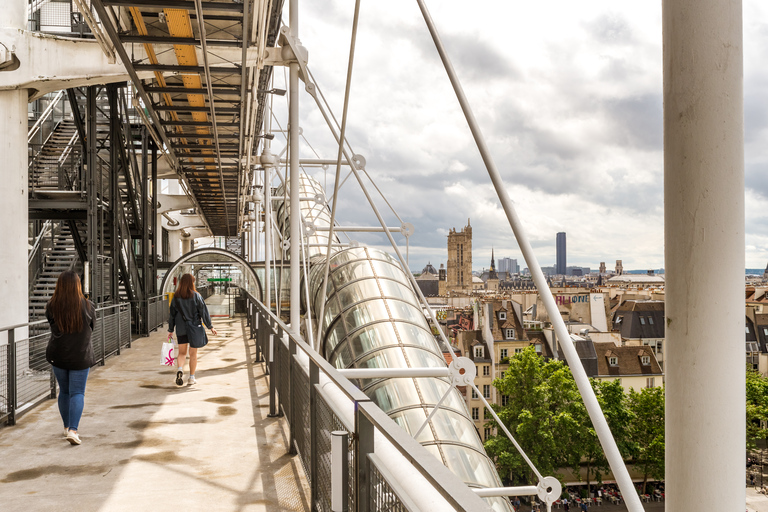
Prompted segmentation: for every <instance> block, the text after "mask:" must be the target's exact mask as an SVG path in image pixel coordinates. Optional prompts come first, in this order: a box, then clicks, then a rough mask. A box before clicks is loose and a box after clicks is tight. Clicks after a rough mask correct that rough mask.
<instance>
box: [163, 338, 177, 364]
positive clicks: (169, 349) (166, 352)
mask: <svg viewBox="0 0 768 512" xmlns="http://www.w3.org/2000/svg"><path fill="white" fill-rule="evenodd" d="M174 345H175V344H174V343H171V342H169V341H164V342H163V349H162V351H161V354H160V359H161V360H160V364H162V365H163V366H174V365H175V364H176V355H177V352H176V350H175V348H176V347H175V346H174Z"/></svg>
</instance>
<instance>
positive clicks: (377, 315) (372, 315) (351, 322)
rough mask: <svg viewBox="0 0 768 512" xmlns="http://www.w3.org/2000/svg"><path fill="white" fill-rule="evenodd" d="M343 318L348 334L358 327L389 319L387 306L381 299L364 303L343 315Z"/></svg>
mask: <svg viewBox="0 0 768 512" xmlns="http://www.w3.org/2000/svg"><path fill="white" fill-rule="evenodd" d="M342 318H343V320H344V323H345V324H346V326H347V332H352V331H353V330H355V329H357V328H358V327H362V326H364V325H365V324H368V323H370V322H373V321H374V320H385V319H388V318H389V313H388V312H387V307H386V304H384V301H382V300H381V299H380V298H376V299H374V300H372V301H368V302H363V303H360V304H358V305H357V306H354V307H352V308H351V309H348V310H347V311H345V312H344V313H342Z"/></svg>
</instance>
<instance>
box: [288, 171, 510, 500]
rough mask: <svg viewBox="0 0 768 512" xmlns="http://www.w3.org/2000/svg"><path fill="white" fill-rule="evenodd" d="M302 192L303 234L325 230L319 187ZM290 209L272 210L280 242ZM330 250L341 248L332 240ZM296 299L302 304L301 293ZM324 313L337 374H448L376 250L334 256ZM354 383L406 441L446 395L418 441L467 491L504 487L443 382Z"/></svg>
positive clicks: (318, 279)
mask: <svg viewBox="0 0 768 512" xmlns="http://www.w3.org/2000/svg"><path fill="white" fill-rule="evenodd" d="M289 186H290V185H289ZM300 187H301V189H300V191H299V196H300V197H301V198H302V201H301V205H300V210H301V213H302V217H303V219H304V223H305V227H306V226H307V225H309V224H311V225H312V226H314V227H315V228H328V226H330V220H331V216H330V213H331V212H330V210H329V208H328V206H327V205H326V204H325V195H324V191H323V188H322V186H320V184H319V183H318V182H317V181H315V180H314V179H312V178H311V177H309V176H307V175H305V174H304V173H302V174H301V181H300ZM286 196H287V195H286V194H285V192H284V189H283V187H282V186H281V187H280V188H278V190H277V191H276V193H275V197H278V198H282V197H286ZM313 198H318V199H319V200H316V199H313ZM287 208H289V204H288V203H287V202H286V203H281V204H279V205H278V207H277V208H276V213H277V215H276V219H277V223H278V227H279V229H280V231H281V232H282V233H284V234H287V233H289V232H290V222H289V220H288V219H287V217H288V216H287V215H285V217H286V218H285V219H283V216H284V214H283V212H287V211H288V210H287ZM304 235H305V238H304V241H305V243H306V244H307V245H306V248H307V253H308V260H309V261H310V270H309V290H308V291H309V301H310V302H311V305H312V311H314V312H315V314H318V313H319V312H320V309H321V308H320V304H319V303H318V302H319V301H320V300H321V295H322V294H321V293H320V288H321V286H322V282H323V274H324V272H325V264H326V257H327V255H326V252H327V244H328V231H317V230H312V229H310V230H306V229H305V230H304ZM334 242H336V243H338V239H337V238H336V237H335V236H334ZM310 245H311V247H310ZM304 284H305V285H306V283H304ZM301 296H302V300H304V298H305V293H304V292H302V293H301ZM303 309H305V310H306V304H304V308H303ZM324 311H325V313H324V315H323V318H322V319H317V318H315V319H314V320H315V322H317V321H322V328H321V333H322V334H321V340H320V345H319V347H320V350H319V351H320V353H321V354H322V355H323V356H324V357H325V358H326V359H327V360H328V361H329V362H330V363H331V364H332V365H334V366H335V367H336V368H445V367H446V366H447V363H446V362H445V359H444V357H443V355H442V353H441V351H440V348H439V345H438V343H437V341H436V340H435V337H434V335H433V334H432V332H431V329H430V327H429V324H428V323H427V320H426V318H425V317H424V313H423V311H422V308H421V306H420V305H419V302H418V299H417V297H416V294H415V293H414V291H413V288H412V287H411V284H410V282H409V280H408V277H407V275H406V274H405V272H404V271H403V269H402V267H401V265H400V263H399V262H398V261H397V260H396V259H394V258H393V257H392V256H390V255H389V254H387V253H385V252H383V251H381V250H379V249H375V248H370V247H349V248H346V249H343V250H338V247H335V248H332V249H331V255H330V273H329V277H328V283H327V286H326V301H325V308H324ZM315 325H316V324H315ZM353 382H354V381H353ZM355 383H356V384H357V385H358V386H359V387H360V389H361V390H362V391H363V392H364V393H365V394H366V395H368V396H369V397H370V398H371V400H373V401H374V402H375V403H376V404H377V405H378V407H379V408H380V409H381V410H382V411H384V412H385V413H386V414H387V415H389V417H390V418H392V420H393V421H395V423H397V424H398V425H400V426H401V427H402V428H403V429H405V430H406V431H407V432H409V433H410V434H411V435H413V434H415V433H416V431H417V430H418V429H419V427H421V425H422V423H424V421H425V420H426V418H427V416H428V415H429V413H430V412H431V411H432V409H433V408H434V406H435V405H436V404H437V402H438V401H439V400H440V398H441V397H442V396H443V394H445V393H446V391H448V397H447V398H446V400H444V401H443V404H442V405H441V407H440V410H439V411H438V412H437V413H435V415H434V416H433V417H432V420H430V422H429V425H428V426H427V428H424V429H423V430H422V432H421V433H420V434H419V437H418V438H417V439H416V440H417V441H418V442H419V443H421V444H422V445H423V446H424V447H425V448H426V449H427V450H428V451H429V452H430V453H432V454H433V455H434V456H435V457H437V458H438V459H439V460H441V461H442V462H443V464H445V466H447V467H448V468H449V469H450V470H451V471H453V472H454V473H455V474H456V475H457V476H458V477H459V478H461V479H462V481H464V482H465V483H466V484H467V485H469V486H470V487H500V486H501V482H500V480H499V476H498V474H497V472H496V469H495V467H494V464H493V462H492V461H491V460H490V458H489V457H488V456H487V455H486V454H485V450H484V449H483V444H482V442H481V440H480V437H479V436H478V433H477V430H476V429H475V425H474V423H473V421H472V419H471V418H470V416H469V413H468V411H467V408H466V405H465V402H464V400H463V398H462V396H461V394H460V393H459V391H458V390H457V389H456V388H452V387H451V385H450V381H449V379H448V378H431V377H418V378H386V379H358V380H357V381H356V382H355ZM449 388H450V390H449ZM486 502H487V503H488V504H489V505H490V506H492V508H493V509H494V510H498V511H509V510H511V506H510V504H509V501H508V500H506V499H505V498H486Z"/></svg>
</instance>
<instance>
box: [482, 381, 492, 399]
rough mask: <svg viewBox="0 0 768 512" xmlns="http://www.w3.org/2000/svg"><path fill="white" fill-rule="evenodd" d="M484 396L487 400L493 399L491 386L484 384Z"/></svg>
mask: <svg viewBox="0 0 768 512" xmlns="http://www.w3.org/2000/svg"><path fill="white" fill-rule="evenodd" d="M483 396H484V397H485V398H491V385H490V384H483Z"/></svg>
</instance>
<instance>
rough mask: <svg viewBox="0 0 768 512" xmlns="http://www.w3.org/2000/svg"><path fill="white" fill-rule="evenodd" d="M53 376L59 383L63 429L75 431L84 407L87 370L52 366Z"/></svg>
mask: <svg viewBox="0 0 768 512" xmlns="http://www.w3.org/2000/svg"><path fill="white" fill-rule="evenodd" d="M52 368H53V374H54V375H55V376H56V381H57V382H58V383H59V413H60V414H61V419H62V420H63V421H64V428H67V429H70V430H77V427H78V425H79V424H80V417H81V416H82V415H83V406H84V405H85V383H86V381H87V380H88V372H89V371H90V370H89V369H88V368H86V369H85V370H64V369H62V368H56V367H55V366H52Z"/></svg>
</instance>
